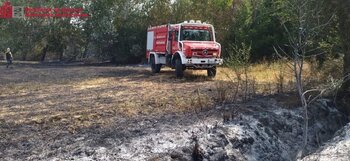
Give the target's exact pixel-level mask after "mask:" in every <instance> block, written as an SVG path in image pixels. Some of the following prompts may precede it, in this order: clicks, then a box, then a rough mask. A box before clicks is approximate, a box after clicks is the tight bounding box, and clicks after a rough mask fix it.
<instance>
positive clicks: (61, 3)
mask: <svg viewBox="0 0 350 161" xmlns="http://www.w3.org/2000/svg"><path fill="white" fill-rule="evenodd" d="M294 1H296V0H256V1H243V0H176V1H171V0H145V1H141V0H131V1H130V0H101V1H91V0H90V1H84V2H83V1H78V0H70V1H68V0H55V1H54V0H46V1H43V0H40V1H24V0H13V1H11V3H12V4H13V5H19V6H30V7H39V6H41V7H83V8H84V9H85V11H84V12H86V13H89V14H90V17H89V18H86V19H70V18H64V19H52V18H48V19H42V18H32V19H10V20H5V19H0V26H1V28H0V29H1V32H0V36H1V37H2V39H1V40H0V49H1V50H4V49H5V48H7V47H11V48H12V49H13V51H14V56H15V58H16V59H21V60H40V58H42V56H43V54H44V53H43V51H44V50H43V49H45V47H46V49H47V54H48V57H47V58H48V59H51V58H52V59H58V60H68V61H69V60H81V59H85V58H89V57H93V58H97V59H99V60H111V61H113V62H115V63H138V62H140V61H141V60H142V59H144V54H145V50H146V49H145V47H146V35H147V34H146V30H147V28H148V27H149V26H155V25H162V24H167V23H179V22H183V21H184V20H191V19H193V20H202V21H204V22H208V23H211V24H213V25H214V26H215V30H216V34H217V41H218V42H220V43H221V44H222V47H223V50H222V51H226V52H223V55H224V57H227V58H228V59H229V58H230V57H231V55H232V54H235V52H232V51H231V50H233V49H232V46H231V44H242V43H244V44H250V46H251V56H250V61H253V62H256V61H261V60H263V59H264V58H267V59H269V58H272V55H273V53H274V50H273V46H281V47H285V44H288V35H287V34H286V33H285V30H284V27H283V26H282V25H281V24H285V25H286V26H287V27H291V28H293V25H295V24H296V23H297V22H296V19H297V17H295V14H292V13H295V11H293V10H292V8H291V7H290V6H291V5H294V4H296V2H294ZM324 1H327V0H322V1H316V0H312V3H317V4H319V5H318V6H320V7H319V8H320V9H322V10H320V12H319V13H318V15H317V16H318V17H319V20H321V21H320V22H324V20H327V19H328V18H329V17H330V16H332V15H333V14H332V12H331V7H329V6H331V5H326V4H325V3H323V2H324ZM338 28H339V27H338V25H337V23H336V19H335V20H334V21H332V23H331V25H330V26H327V29H325V30H323V32H322V33H320V34H319V35H316V36H314V38H315V39H317V43H315V42H316V41H312V42H310V43H311V45H310V46H312V47H313V48H317V50H315V51H314V52H322V51H327V52H326V54H325V55H324V56H318V57H317V59H318V60H319V61H320V62H321V61H322V60H326V58H328V57H336V56H337V55H339V53H340V51H341V47H340V43H341V40H340V38H339V36H338V35H339V33H338ZM292 32H294V31H292Z"/></svg>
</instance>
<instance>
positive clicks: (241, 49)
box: [225, 43, 252, 73]
mask: <svg viewBox="0 0 350 161" xmlns="http://www.w3.org/2000/svg"><path fill="white" fill-rule="evenodd" d="M251 49H252V48H251V46H247V45H246V44H245V43H242V44H241V45H235V44H231V45H230V49H229V51H228V52H229V56H228V57H227V58H226V61H225V64H226V66H227V67H229V68H231V69H233V70H234V71H236V73H243V72H240V71H243V70H244V69H246V68H248V67H249V65H250V57H251Z"/></svg>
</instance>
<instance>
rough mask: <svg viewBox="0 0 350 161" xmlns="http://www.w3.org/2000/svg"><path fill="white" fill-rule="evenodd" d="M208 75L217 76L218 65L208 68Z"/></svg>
mask: <svg viewBox="0 0 350 161" xmlns="http://www.w3.org/2000/svg"><path fill="white" fill-rule="evenodd" d="M207 73H208V77H211V78H214V77H215V76H216V67H213V68H210V69H207Z"/></svg>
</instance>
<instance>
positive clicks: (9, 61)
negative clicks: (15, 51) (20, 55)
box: [5, 48, 13, 68]
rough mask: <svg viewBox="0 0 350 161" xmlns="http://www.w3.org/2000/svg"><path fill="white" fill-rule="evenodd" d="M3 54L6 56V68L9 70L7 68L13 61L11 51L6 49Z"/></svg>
mask: <svg viewBox="0 0 350 161" xmlns="http://www.w3.org/2000/svg"><path fill="white" fill-rule="evenodd" d="M5 54H6V61H7V64H6V68H9V66H10V65H11V64H12V60H13V57H12V53H11V49H10V48H7V50H6V52H5Z"/></svg>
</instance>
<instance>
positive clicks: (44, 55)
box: [40, 45, 48, 62]
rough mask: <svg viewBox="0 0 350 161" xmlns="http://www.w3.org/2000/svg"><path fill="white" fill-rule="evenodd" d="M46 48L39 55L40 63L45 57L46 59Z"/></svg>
mask: <svg viewBox="0 0 350 161" xmlns="http://www.w3.org/2000/svg"><path fill="white" fill-rule="evenodd" d="M47 48H48V45H46V46H45V47H44V49H43V51H42V53H41V58H40V62H44V61H45V57H46V53H47Z"/></svg>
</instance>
